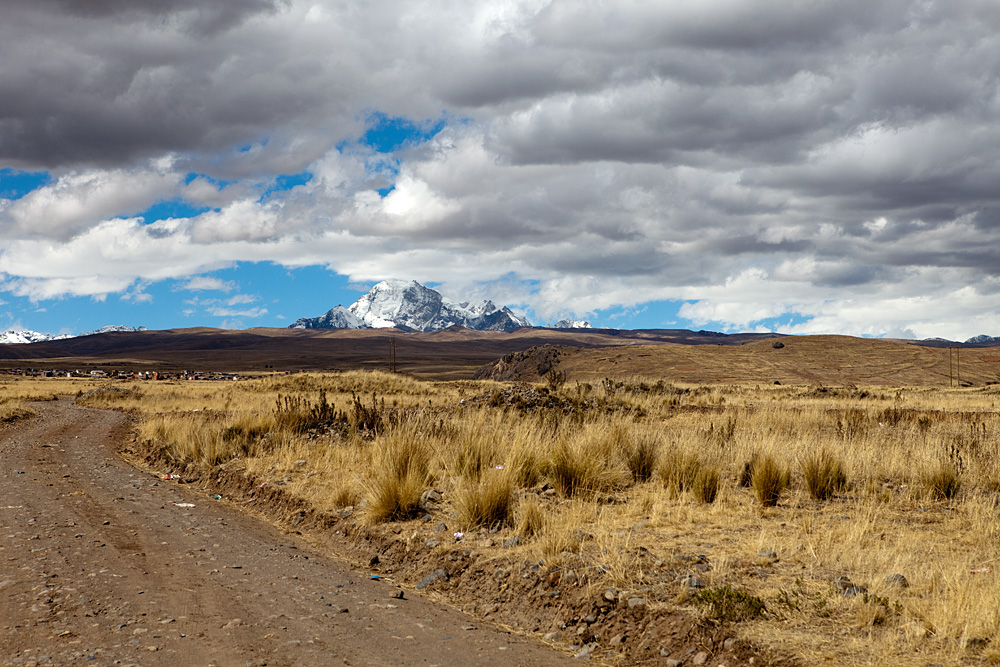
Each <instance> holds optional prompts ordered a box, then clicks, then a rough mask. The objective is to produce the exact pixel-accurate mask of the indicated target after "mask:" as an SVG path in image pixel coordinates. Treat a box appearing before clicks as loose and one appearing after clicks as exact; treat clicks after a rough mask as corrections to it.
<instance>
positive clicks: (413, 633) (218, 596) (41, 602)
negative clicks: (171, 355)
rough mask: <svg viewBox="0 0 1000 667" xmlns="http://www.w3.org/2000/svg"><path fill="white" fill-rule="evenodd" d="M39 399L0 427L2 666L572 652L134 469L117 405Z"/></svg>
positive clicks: (445, 659)
mask: <svg viewBox="0 0 1000 667" xmlns="http://www.w3.org/2000/svg"><path fill="white" fill-rule="evenodd" d="M36 407H37V410H38V411H39V416H38V417H36V418H33V419H30V420H27V421H22V422H20V423H17V424H13V425H9V426H5V427H3V428H2V429H0V664H2V665H50V664H51V665H55V664H74V665H75V664H81V665H82V664H86V665H172V666H178V665H181V666H187V665H216V666H218V667H230V666H238V667H248V666H250V665H274V666H278V665H308V666H310V667H311V666H314V665H404V664H405V665H412V664H426V665H473V664H483V663H489V664H504V665H553V664H562V663H563V662H571V661H572V660H571V659H570V658H568V657H566V656H564V655H562V654H558V653H556V652H554V651H552V650H551V649H548V648H547V647H544V646H540V645H537V644H535V643H533V642H532V641H530V640H529V639H526V638H523V637H519V636H517V635H511V634H507V633H504V632H503V631H500V630H498V629H496V628H494V627H491V626H489V625H484V624H480V623H478V622H475V621H474V620H473V619H471V618H470V617H468V616H465V615H463V614H462V613H460V612H458V611H455V610H453V609H451V608H447V607H443V606H440V605H438V604H436V603H433V602H431V601H428V600H424V599H421V598H420V597H418V596H417V595H416V594H415V593H411V592H409V591H407V592H405V594H404V597H403V599H399V597H398V595H399V593H400V589H398V588H397V587H395V586H394V585H393V584H392V583H390V582H387V581H384V580H383V581H375V580H372V579H369V578H368V577H367V576H366V575H365V574H363V573H361V574H359V573H357V572H354V571H352V570H351V569H350V568H348V567H347V566H346V565H345V564H344V563H343V562H341V561H338V560H335V559H331V558H327V557H325V556H323V555H321V554H318V553H316V552H315V551H314V550H312V549H310V547H309V546H308V545H307V544H305V543H304V542H301V541H298V540H296V539H295V538H294V536H290V535H286V534H284V533H282V532H280V531H278V530H277V529H275V528H273V527H271V526H269V525H266V524H262V523H260V522H259V521H256V520H254V519H252V518H250V517H248V516H245V515H243V514H241V513H240V512H238V511H237V510H235V509H234V508H232V507H230V506H228V505H227V504H226V503H224V502H220V501H217V500H213V499H211V498H209V497H207V495H205V494H204V493H202V492H199V491H198V490H197V489H194V488H189V487H184V486H177V485H175V484H173V483H169V482H163V481H160V480H158V479H157V478H156V477H153V476H151V475H149V474H147V473H144V472H140V471H138V470H136V469H135V468H132V467H131V466H129V465H128V464H126V463H124V462H123V461H121V460H120V459H119V458H118V457H117V456H116V454H115V450H116V447H115V443H116V437H120V435H121V434H123V433H124V431H125V429H126V428H127V424H126V418H125V417H123V416H122V415H119V414H116V413H112V412H105V411H97V410H88V409H83V408H79V407H76V406H74V405H73V404H72V402H71V401H70V400H68V399H63V400H59V401H55V402H51V403H44V404H38V405H37V406H36ZM572 662H577V661H572Z"/></svg>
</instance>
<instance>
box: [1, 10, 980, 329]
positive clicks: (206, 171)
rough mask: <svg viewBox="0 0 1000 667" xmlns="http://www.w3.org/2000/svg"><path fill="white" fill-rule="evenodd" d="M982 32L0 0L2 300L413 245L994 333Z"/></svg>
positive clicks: (28, 322) (704, 325) (368, 270)
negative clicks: (1, 63) (5, 0)
mask: <svg viewBox="0 0 1000 667" xmlns="http://www.w3.org/2000/svg"><path fill="white" fill-rule="evenodd" d="M70 4H72V7H70ZM997 35H1000V11H998V10H997V9H996V7H995V6H994V5H993V4H990V3H982V2H977V1H976V0H954V1H952V2H943V1H942V0H930V1H929V2H915V1H913V0H889V1H888V2H883V3H877V4H875V5H872V4H871V3H854V4H850V3H848V4H847V5H845V4H844V3H842V2H835V1H833V0H821V1H819V2H810V3H792V4H789V3H784V2H777V1H775V2H771V1H767V2H756V1H751V0H736V1H735V2H734V1H733V0H704V1H703V2H699V3H695V4H690V3H688V4H685V3H624V4H622V3H605V4H601V3H569V2H562V1H561V0H514V1H513V2H508V3H495V2H490V1H488V0H470V1H469V2H466V3H461V4H460V5H457V6H447V7H445V6H443V5H433V4H432V5H427V4H426V3H414V2H412V1H410V0H380V1H379V2H378V3H375V4H372V3H370V2H364V3H362V2H357V1H356V0H281V1H278V0H254V2H246V1H245V0H217V1H216V2H212V3H203V2H197V1H196V0H175V1H172V2H169V3H139V4H134V3H133V4H129V3H126V4H115V3H111V4H108V3H64V2H46V3H32V2H14V3H4V5H3V6H2V7H0V57H2V58H3V59H4V63H5V67H4V68H3V71H2V72H0V100H5V101H7V102H8V103H7V104H3V103H0V301H2V304H0V327H17V328H28V329H32V330H37V331H42V332H47V333H61V332H80V331H84V330H90V329H95V328H98V327H100V326H103V325H108V324H125V325H133V326H140V325H141V326H146V327H149V328H155V329H159V328H169V327H182V326H212V327H238V328H245V327H252V326H286V325H288V324H290V323H291V322H293V321H294V320H295V319H297V318H299V317H308V316H315V315H319V314H321V313H323V312H325V311H326V310H328V309H329V308H331V307H333V306H335V305H337V304H343V305H346V304H349V303H351V302H353V301H354V300H355V299H357V298H358V297H359V296H360V295H361V294H362V293H364V291H365V290H366V289H367V288H369V287H370V286H371V285H373V284H374V283H376V282H378V281H379V280H383V279H387V278H401V279H412V280H417V281H419V282H421V283H424V284H427V285H430V286H433V287H435V288H437V289H438V290H439V291H441V292H442V293H443V294H444V295H445V296H447V297H449V298H451V299H452V300H455V301H465V300H478V299H486V298H489V299H492V300H493V301H494V302H496V303H498V304H506V305H510V306H511V307H513V308H514V309H515V310H516V311H518V312H520V313H522V314H525V315H527V316H528V318H529V319H530V320H531V321H532V322H534V323H537V324H547V323H551V322H554V321H556V320H558V319H561V318H566V317H569V318H574V319H586V320H589V321H591V322H592V323H593V324H594V325H595V326H609V327H618V328H690V329H713V330H719V331H726V332H733V331H766V330H778V331H782V332H784V333H799V334H808V333H842V334H850V335H859V336H894V337H908V338H928V337H943V338H949V339H952V340H964V339H966V338H968V337H971V336H974V335H977V334H981V333H986V334H991V335H1000V308H998V306H1000V191H998V189H997V188H996V183H998V182H1000V125H998V124H997V123H996V122H995V119H996V118H997V116H998V114H1000V74H998V73H1000V42H998V40H1000V38H998V37H997Z"/></svg>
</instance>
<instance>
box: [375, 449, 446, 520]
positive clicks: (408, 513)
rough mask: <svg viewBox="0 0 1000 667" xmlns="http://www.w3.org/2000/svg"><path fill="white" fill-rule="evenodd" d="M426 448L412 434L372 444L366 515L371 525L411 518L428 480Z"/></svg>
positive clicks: (428, 458)
mask: <svg viewBox="0 0 1000 667" xmlns="http://www.w3.org/2000/svg"><path fill="white" fill-rule="evenodd" d="M429 460H430V456H429V453H428V451H427V446H426V445H425V444H424V443H423V441H422V440H421V439H420V437H419V436H418V435H417V434H416V433H410V432H406V430H404V432H394V433H390V434H388V435H386V436H385V437H383V438H382V439H380V440H379V441H378V442H376V444H375V448H374V451H373V453H372V465H373V467H374V474H373V476H372V479H371V481H370V482H369V483H368V506H367V508H366V513H367V516H368V519H369V520H370V521H371V522H372V523H379V522H383V521H401V520H405V519H410V518H413V517H414V516H415V515H416V513H417V510H418V508H419V505H420V495H421V494H422V493H423V492H424V488H425V487H426V486H427V483H428V481H429V479H430V475H429V473H428V463H429Z"/></svg>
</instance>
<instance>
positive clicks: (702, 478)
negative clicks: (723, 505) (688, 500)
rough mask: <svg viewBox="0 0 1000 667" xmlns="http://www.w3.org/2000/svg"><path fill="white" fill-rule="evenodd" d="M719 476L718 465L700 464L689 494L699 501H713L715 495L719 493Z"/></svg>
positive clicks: (708, 502) (706, 502) (709, 502)
mask: <svg viewBox="0 0 1000 667" xmlns="http://www.w3.org/2000/svg"><path fill="white" fill-rule="evenodd" d="M720 478H721V474H720V473H719V467H718V466H715V465H705V466H702V467H701V469H700V470H698V474H697V475H695V477H694V481H693V482H692V484H691V495H693V496H694V498H695V500H697V501H698V502H700V503H705V504H711V503H714V502H715V498H716V496H718V495H719V479H720Z"/></svg>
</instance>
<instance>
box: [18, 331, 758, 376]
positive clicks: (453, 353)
mask: <svg viewBox="0 0 1000 667" xmlns="http://www.w3.org/2000/svg"><path fill="white" fill-rule="evenodd" d="M759 338H761V336H760V335H758V334H740V335H735V336H725V335H722V334H713V333H707V332H701V333H699V332H692V331H683V330H644V331H616V330H574V331H558V330H552V329H521V330H520V331H516V332H513V333H504V332H496V331H471V330H468V329H463V328H461V327H451V328H449V329H446V330H443V331H436V332H432V333H420V332H404V331H399V330H396V329H361V330H348V329H339V330H322V329H271V328H256V329H246V330H238V331H237V330H224V329H210V328H207V327H197V328H190V329H168V330H163V331H138V332H112V333H105V334H97V335H92V336H80V337H77V338H67V339H64V340H58V341H49V342H45V343H32V344H29V345H0V368H7V369H10V368H27V367H30V368H39V369H60V370H72V369H81V368H82V369H86V368H87V367H92V366H103V367H111V368H115V369H124V370H160V371H174V372H176V371H181V370H199V371H223V372H243V373H246V372H267V371H271V370H274V371H297V370H314V371H338V370H350V369H356V368H381V369H387V368H388V365H389V349H390V347H389V346H390V342H392V341H394V342H395V348H396V360H397V366H396V367H397V370H399V371H401V372H405V373H410V374H412V375H416V376H419V377H428V378H439V379H458V378H469V377H472V374H473V373H474V372H475V370H476V369H477V368H479V367H481V366H482V365H484V364H487V363H489V362H491V361H493V360H495V359H497V358H498V357H501V356H503V355H505V354H508V353H510V352H512V351H516V350H524V349H528V348H531V347H532V346H538V345H544V344H557V345H562V346H572V347H614V346H620V345H634V344H637V343H649V342H679V343H685V344H697V343H701V342H705V341H709V340H710V341H712V342H726V343H739V342H743V341H746V340H755V339H759Z"/></svg>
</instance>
